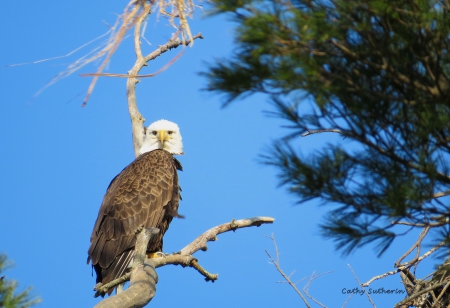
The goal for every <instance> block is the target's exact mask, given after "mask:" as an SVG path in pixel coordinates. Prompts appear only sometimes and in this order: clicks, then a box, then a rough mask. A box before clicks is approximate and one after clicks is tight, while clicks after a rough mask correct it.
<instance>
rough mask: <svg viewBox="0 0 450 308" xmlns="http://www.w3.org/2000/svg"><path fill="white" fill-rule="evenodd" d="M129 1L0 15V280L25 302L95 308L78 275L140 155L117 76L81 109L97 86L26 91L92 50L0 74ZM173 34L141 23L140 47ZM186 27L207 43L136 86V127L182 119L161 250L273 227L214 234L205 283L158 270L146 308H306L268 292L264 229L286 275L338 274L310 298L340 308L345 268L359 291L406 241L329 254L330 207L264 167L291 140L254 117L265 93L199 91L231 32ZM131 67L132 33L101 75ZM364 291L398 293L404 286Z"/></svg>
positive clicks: (21, 5)
mask: <svg viewBox="0 0 450 308" xmlns="http://www.w3.org/2000/svg"><path fill="white" fill-rule="evenodd" d="M125 3H126V2H118V1H85V0H80V1H75V2H70V1H69V2H68V1H55V0H49V1H45V2H39V1H4V2H3V3H2V4H1V5H0V8H1V9H0V10H1V11H2V12H3V14H2V18H1V19H0V34H1V37H2V44H1V45H2V48H0V59H1V60H0V66H2V67H1V68H0V80H1V86H0V97H1V99H2V102H1V104H0V115H1V121H0V140H1V143H2V147H1V148H2V150H1V154H0V155H1V156H0V157H1V160H0V167H1V173H0V183H1V186H0V206H1V216H0V226H1V232H0V244H1V246H0V252H5V253H7V254H8V256H9V257H10V258H11V259H12V260H14V262H15V264H16V266H15V267H14V268H13V269H11V270H9V271H7V272H6V278H14V279H17V280H18V281H19V283H20V286H21V287H22V288H24V287H26V286H30V285H32V286H33V287H34V289H33V294H35V295H39V296H41V297H42V299H43V302H42V304H40V307H89V306H93V305H95V303H97V302H98V299H94V298H93V292H92V288H93V286H94V285H95V278H94V277H92V276H91V267H90V266H88V265H86V258H87V249H88V246H89V237H90V234H91V231H92V227H93V224H94V221H95V219H96V217H97V211H98V208H99V206H100V204H101V201H102V198H103V195H104V193H105V190H106V188H107V186H108V184H109V182H110V180H111V179H112V178H113V177H114V176H115V175H116V174H117V173H118V172H120V171H121V170H122V169H123V168H124V167H125V166H126V165H127V164H129V163H130V162H131V161H132V160H133V159H134V156H133V148H132V143H131V129H130V120H129V115H128V112H127V105H126V97H125V79H119V78H117V79H113V78H101V79H100V80H99V82H98V84H97V86H96V88H95V90H94V93H93V94H92V96H91V99H90V101H89V103H88V105H87V107H85V108H81V107H80V106H81V103H82V99H83V96H84V94H85V91H86V89H87V87H88V85H89V82H90V80H91V79H90V78H83V77H80V76H79V75H78V73H76V74H74V75H72V76H70V77H69V78H67V79H64V80H62V81H60V82H58V83H57V84H55V85H53V86H51V87H50V88H48V89H46V90H45V91H44V92H43V93H42V94H41V95H39V96H38V97H37V98H33V95H34V94H35V93H36V92H37V91H38V90H40V89H41V88H42V87H44V86H45V85H46V84H47V83H48V82H49V81H50V80H51V79H52V78H53V77H54V76H56V75H57V74H58V73H59V72H61V71H63V70H65V69H66V67H67V65H69V64H70V63H72V62H73V61H75V60H77V59H78V58H80V57H82V56H83V55H84V54H86V53H87V52H88V51H90V50H91V49H93V48H94V47H95V46H97V45H98V43H94V44H93V45H90V46H88V47H87V48H85V49H83V50H81V51H79V52H77V53H76V54H74V55H72V56H70V57H67V58H63V59H59V60H55V61H49V62H44V63H39V64H33V65H24V66H16V67H8V68H5V67H3V66H5V65H8V64H14V63H22V62H30V61H35V60H40V59H45V58H50V57H55V56H61V55H65V54H67V53H69V52H70V51H72V50H74V49H76V48H77V47H79V46H81V45H82V44H84V43H86V42H88V41H90V40H92V39H94V38H96V37H98V36H99V35H101V34H103V33H104V32H106V31H107V29H108V28H107V26H106V24H111V25H112V24H113V23H114V21H115V18H116V14H120V13H122V11H123V7H124V5H125ZM103 21H104V22H103ZM168 24H169V23H168V21H167V20H166V19H165V18H163V17H160V18H159V23H158V22H157V16H156V14H155V15H153V16H152V17H151V18H150V19H149V21H148V26H147V31H146V38H147V39H148V40H149V41H150V42H151V43H152V44H153V46H148V45H147V44H146V43H143V46H145V47H144V48H145V51H146V52H150V51H152V50H153V48H154V47H155V46H157V45H159V44H162V43H164V42H165V41H166V40H167V39H168V38H169V37H170V35H171V33H172V32H173V28H170V27H169V26H168ZM191 27H192V33H193V34H196V33H198V32H202V33H203V35H204V37H205V39H204V40H197V41H196V42H195V44H194V46H193V48H188V49H187V50H186V52H185V54H184V55H183V56H182V57H181V59H180V60H178V61H177V62H176V63H175V64H174V65H172V66H171V67H170V68H169V69H168V70H166V71H165V72H163V73H162V74H160V75H158V76H157V77H155V78H149V79H144V80H142V82H141V83H139V84H138V86H137V89H138V90H137V98H138V104H139V108H140V111H141V112H142V114H143V115H144V117H145V118H146V119H147V122H146V125H149V124H150V123H151V122H153V121H154V120H158V119H161V118H165V119H168V120H171V121H174V122H176V123H178V124H179V126H180V128H181V133H182V135H183V141H184V145H185V153H186V154H185V155H184V156H182V157H180V161H181V162H182V164H183V165H184V169H185V171H184V172H182V174H181V176H180V177H181V178H180V182H181V186H182V188H183V201H182V203H181V205H180V210H179V212H180V213H181V214H183V215H185V216H186V219H184V220H179V219H178V220H174V221H173V222H172V224H171V227H170V229H169V231H168V232H167V234H166V236H165V241H164V243H165V251H166V252H174V251H177V250H179V249H181V248H182V247H184V246H185V245H186V244H188V243H189V242H190V241H192V240H193V239H194V238H195V237H197V236H198V235H199V234H201V233H202V232H204V231H206V230H207V229H209V228H210V227H213V226H215V225H218V224H221V223H224V222H227V221H230V220H231V219H232V218H235V219H239V218H246V217H252V216H259V215H261V216H272V217H274V218H275V219H276V221H275V223H274V224H273V225H265V226H261V227H260V228H247V229H242V230H238V231H237V232H236V233H229V234H223V235H221V236H220V237H219V241H217V242H214V243H210V244H209V250H208V251H207V252H198V253H197V254H196V256H197V257H198V258H199V261H200V264H201V265H203V266H204V267H205V268H206V269H207V270H209V271H210V272H213V273H219V280H218V281H217V282H215V283H214V284H213V283H206V282H205V281H204V280H203V278H202V277H201V276H200V275H199V274H198V273H197V272H195V271H194V270H193V269H190V268H181V267H175V266H167V267H164V268H161V269H158V275H159V283H158V285H157V294H156V297H155V298H154V299H153V301H152V302H151V304H150V305H153V306H156V305H158V306H161V305H164V306H165V307H177V306H179V305H184V306H185V307H186V306H187V307H190V306H194V305H195V306H196V307H210V306H211V305H214V306H215V307H230V305H231V306H233V307H302V305H303V304H302V303H301V301H300V298H299V297H298V296H297V295H296V293H295V292H294V291H293V289H291V288H290V287H289V286H288V285H286V284H280V283H277V281H282V278H281V276H280V275H279V274H278V272H277V271H276V269H275V267H274V266H273V265H270V264H269V263H268V257H267V255H266V253H265V252H264V250H266V249H267V250H268V251H269V252H270V253H272V254H273V255H274V252H273V245H272V242H271V241H270V240H269V239H267V238H265V237H263V235H264V234H265V235H270V234H272V233H274V235H275V237H276V239H277V242H278V245H279V250H280V252H281V256H280V257H281V266H282V268H283V270H284V271H285V272H286V273H287V274H290V273H291V272H292V271H294V270H295V273H294V275H293V276H292V279H293V280H294V281H297V280H300V279H302V278H303V277H307V276H309V275H311V274H312V273H313V271H315V272H316V273H319V272H326V271H334V272H333V273H332V274H329V275H326V276H323V277H321V278H318V279H317V280H316V281H314V282H313V283H312V285H311V287H310V293H311V295H313V296H314V297H316V298H317V299H318V300H320V301H322V302H323V303H324V304H326V305H328V307H341V306H342V305H343V303H344V302H345V301H346V299H347V295H343V294H342V290H343V289H344V288H346V289H353V288H355V287H357V286H358V285H357V282H356V281H355V279H354V277H353V275H352V273H351V272H350V270H349V269H348V267H347V264H348V263H350V264H351V265H352V267H353V269H354V270H355V271H356V273H357V275H358V277H359V279H360V280H361V281H367V280H368V279H370V278H371V277H372V276H375V275H378V274H382V273H384V272H386V271H388V270H392V269H393V268H392V266H393V264H394V262H395V261H396V260H397V258H398V257H399V256H400V255H401V254H402V253H403V252H404V251H405V250H406V249H407V248H409V246H410V245H411V244H412V243H413V240H414V237H412V236H410V237H405V238H402V239H400V240H396V241H395V242H394V246H395V247H393V248H391V249H390V250H389V251H388V252H387V253H385V255H383V257H382V258H377V257H376V256H375V253H374V250H373V247H367V248H364V249H361V250H359V251H358V252H356V253H355V254H352V255H350V256H348V257H342V256H341V254H340V253H338V252H336V251H335V248H334V245H333V243H332V242H331V241H329V240H325V239H323V238H322V237H321V236H320V235H319V228H318V224H319V223H320V222H321V219H322V215H323V213H324V212H325V211H326V210H327V209H328V208H327V207H319V206H318V205H317V204H316V203H315V202H310V203H307V204H304V205H301V206H295V204H294V203H295V200H294V199H293V198H292V197H291V196H289V195H288V194H287V193H286V191H285V189H284V188H279V187H277V180H276V170H274V169H273V168H271V167H267V166H263V165H261V164H260V163H258V156H259V155H260V154H261V153H263V150H264V149H265V148H267V146H268V145H269V144H270V142H271V141H272V140H274V139H276V138H279V137H281V136H283V134H285V133H286V132H287V131H285V130H284V129H282V128H281V127H280V125H281V124H282V123H281V122H280V121H279V120H276V119H271V118H267V117H266V116H264V114H263V112H262V111H263V110H268V109H270V106H269V105H267V104H266V103H265V100H266V98H265V97H262V96H253V97H250V98H247V99H245V100H243V101H240V102H238V103H235V104H234V105H231V106H230V107H228V108H226V109H221V108H220V97H217V96H214V95H211V94H209V93H205V92H204V91H202V90H201V89H202V88H203V87H205V84H206V82H205V79H204V78H203V77H201V76H199V75H198V73H199V72H200V71H202V70H204V67H205V62H211V61H213V59H215V58H219V57H224V56H229V55H232V54H233V52H235V49H234V47H233V44H232V41H233V27H234V25H233V24H232V23H230V22H229V21H227V20H226V19H225V18H223V17H217V16H216V17H210V18H205V17H204V16H203V15H202V14H201V12H199V13H198V14H197V16H196V18H195V20H193V21H191ZM179 51H180V50H174V51H172V52H170V53H167V54H165V55H164V56H163V57H160V58H159V59H158V60H157V61H154V62H152V63H150V65H149V68H147V69H146V70H144V71H142V73H152V72H155V71H157V70H158V69H159V68H161V67H162V66H164V64H165V63H167V62H168V61H170V60H171V59H172V58H173V57H175V56H176V55H177V54H178V52H179ZM133 63H134V51H133V49H132V45H131V39H130V38H128V39H126V40H125V41H124V43H123V45H122V46H121V47H120V48H119V50H118V51H117V53H116V54H115V55H114V57H113V59H112V61H111V63H110V64H109V66H108V68H107V72H111V73H121V74H124V73H126V72H127V71H128V70H129V69H130V68H131V67H132V64H133ZM99 65H100V62H95V63H93V64H92V65H89V66H88V67H86V68H83V69H82V70H81V71H79V73H91V72H94V71H95V70H96V69H97V67H98V66H99ZM77 95H78V96H77ZM74 97H75V98H74ZM326 141H334V142H340V141H339V139H337V138H336V137H335V136H326V135H322V136H320V135H314V136H310V137H308V138H305V139H302V140H300V141H299V142H298V145H299V146H300V147H301V149H302V150H303V152H304V153H306V154H307V153H310V152H312V151H314V150H315V149H317V148H318V147H320V146H321V145H322V144H323V142H326ZM432 263H433V261H432V262H430V264H432ZM430 266H431V265H430ZM419 270H420V269H419ZM427 270H429V268H427ZM298 286H299V287H301V288H302V287H303V286H304V282H300V283H299V285H298ZM372 287H373V288H381V287H383V288H385V289H396V288H398V289H399V290H403V289H402V284H400V277H399V276H395V277H390V278H387V279H384V280H381V281H378V282H376V283H374V284H373V285H372ZM402 298H403V295H386V294H384V295H374V296H372V299H373V300H374V302H375V303H376V305H377V307H391V306H393V305H394V303H396V302H398V301H399V300H401V299H402ZM310 302H311V303H312V301H310ZM346 307H371V305H370V303H369V302H368V300H367V297H366V296H360V295H356V296H354V297H353V298H352V299H351V300H350V302H349V303H348V304H347V306H346Z"/></svg>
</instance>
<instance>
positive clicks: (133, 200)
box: [88, 150, 182, 294]
mask: <svg viewBox="0 0 450 308" xmlns="http://www.w3.org/2000/svg"><path fill="white" fill-rule="evenodd" d="M177 169H178V170H182V168H181V164H180V163H179V162H178V161H177V160H176V159H175V158H174V157H173V156H172V155H171V154H170V153H169V152H167V151H164V150H154V151H151V152H147V153H144V154H142V155H140V156H139V157H138V158H136V160H135V161H133V162H132V163H131V164H130V165H128V166H127V167H126V168H125V169H123V170H122V172H121V173H120V174H119V175H117V176H116V177H115V178H114V179H113V180H112V181H111V184H109V187H108V190H107V191H106V194H105V197H104V199H103V203H102V205H101V207H100V210H99V213H98V217H97V221H96V222H95V226H94V230H93V231H92V235H91V246H90V247H89V251H88V255H89V256H88V263H89V261H92V265H93V267H94V269H95V272H96V274H97V283H98V282H101V283H102V284H105V283H108V282H110V281H112V280H114V279H116V278H118V277H120V276H122V275H123V274H124V273H125V272H126V270H127V267H128V265H129V263H130V261H131V260H132V258H133V254H134V245H135V242H136V236H135V231H136V229H137V228H138V227H139V226H143V227H145V228H151V227H155V228H159V229H160V232H159V234H158V235H156V236H155V237H154V238H152V239H151V240H150V242H149V244H148V247H147V252H157V251H162V246H163V236H164V233H165V232H166V231H167V229H168V228H169V224H170V222H171V221H172V219H173V217H180V215H179V214H178V205H179V202H180V187H179V184H178V174H177ZM111 292H112V289H111V290H109V292H108V293H109V294H110V293H111Z"/></svg>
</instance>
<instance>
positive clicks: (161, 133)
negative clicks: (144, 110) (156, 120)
mask: <svg viewBox="0 0 450 308" xmlns="http://www.w3.org/2000/svg"><path fill="white" fill-rule="evenodd" d="M158 135H159V136H158V137H159V140H160V141H161V143H164V141H167V140H169V135H168V134H167V131H165V130H160V131H158Z"/></svg>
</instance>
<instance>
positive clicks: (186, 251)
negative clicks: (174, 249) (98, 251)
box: [94, 216, 275, 308]
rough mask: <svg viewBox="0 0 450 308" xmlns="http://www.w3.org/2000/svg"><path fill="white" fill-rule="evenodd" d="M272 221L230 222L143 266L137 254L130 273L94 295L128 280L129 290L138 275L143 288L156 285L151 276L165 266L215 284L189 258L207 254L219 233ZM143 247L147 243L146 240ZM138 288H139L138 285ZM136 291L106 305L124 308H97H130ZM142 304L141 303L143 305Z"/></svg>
mask: <svg viewBox="0 0 450 308" xmlns="http://www.w3.org/2000/svg"><path fill="white" fill-rule="evenodd" d="M274 221H275V219H274V218H272V217H264V216H257V217H252V218H247V219H240V220H234V219H233V220H232V221H231V222H228V223H224V224H222V225H219V226H216V227H214V228H211V229H209V230H208V231H206V232H205V233H203V234H202V235H200V236H199V237H197V238H196V239H195V240H194V241H193V242H192V243H191V244H189V245H187V246H186V247H184V248H183V249H182V250H181V251H180V252H178V253H173V254H170V255H167V256H163V257H158V258H150V259H148V258H147V259H145V263H144V264H143V265H142V262H143V260H144V259H142V258H143V257H142V255H141V254H137V255H135V258H137V262H134V261H133V269H132V271H131V272H129V273H126V274H125V275H123V276H121V277H119V278H118V279H115V280H113V281H111V282H109V283H108V284H105V285H101V284H100V283H99V284H97V285H96V286H95V288H94V290H96V291H97V293H96V296H98V295H101V294H105V293H106V291H107V290H109V289H110V288H112V287H115V286H117V285H119V284H121V283H123V282H126V281H128V280H130V287H131V285H132V284H133V277H134V276H133V275H137V276H136V277H139V279H141V280H142V281H144V282H143V283H144V284H145V283H147V284H148V283H149V282H148V281H150V282H152V281H155V283H156V282H157V275H156V272H155V273H154V274H153V272H154V270H155V268H158V267H162V266H165V265H168V264H173V265H181V266H183V267H192V268H194V269H196V270H197V271H198V272H199V273H200V274H201V275H202V276H204V277H205V280H206V281H215V280H217V278H218V276H219V275H218V274H211V273H209V272H208V271H207V270H205V269H204V268H203V267H202V266H201V265H200V264H198V260H197V259H196V258H195V257H194V256H192V254H193V253H195V252H197V251H198V250H200V249H202V250H206V249H204V247H206V243H207V242H208V241H211V240H214V239H217V235H218V234H220V233H224V232H227V231H235V230H237V229H239V228H246V227H253V226H257V227H259V226H260V225H261V224H267V223H273V222H274ZM153 229H155V228H153ZM142 233H143V232H141V233H140V234H139V235H141V234H142ZM144 240H145V239H144ZM141 242H143V240H142V239H141ZM141 242H139V237H138V242H137V244H136V247H137V246H138V245H141V244H139V243H141ZM146 243H148V240H147V242H146ZM146 245H147V244H145V246H144V248H146V247H147V246H146ZM136 249H142V248H138V247H137V248H136ZM144 254H145V249H144ZM136 256H137V257H136ZM141 259H142V260H141ZM139 260H141V261H139ZM135 267H139V269H140V272H136V270H135ZM143 270H144V271H146V273H147V274H146V275H149V277H148V278H147V279H144V278H142V275H143V274H142V273H143ZM135 273H136V274H135ZM136 281H138V280H136ZM139 287H141V285H139ZM137 288H138V287H136V288H134V290H132V291H130V292H128V293H126V292H127V291H128V290H129V289H130V288H128V289H127V290H126V291H125V292H122V293H120V294H118V295H115V296H112V297H110V298H108V299H107V300H108V305H116V303H119V302H120V305H125V306H100V307H101V308H103V307H129V306H126V305H127V303H128V298H131V297H130V295H129V294H135V293H134V292H136V291H135V290H137ZM147 288H148V286H147ZM150 289H151V290H153V291H154V290H156V287H152V286H151V288H150ZM151 290H150V291H151ZM139 292H142V291H139ZM124 293H126V294H125V295H122V294H124ZM137 294H139V293H137ZM147 294H148V293H147ZM152 294H153V295H152V297H153V296H154V292H153V293H152ZM119 295H120V297H117V296H119ZM133 296H140V295H133ZM116 297H117V298H118V299H114V301H109V300H110V299H111V298H116ZM145 300H147V299H145ZM145 300H144V299H143V300H142V302H144V301H145ZM150 300H151V298H150V299H148V301H147V303H148V302H149V301H150ZM105 301H106V300H103V301H102V303H103V302H105ZM140 302H141V300H140ZM111 303H112V304H111ZM96 307H97V306H96ZM130 307H134V306H130ZM136 307H141V306H136ZM97 308H98V307H97Z"/></svg>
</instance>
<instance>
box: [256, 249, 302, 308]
mask: <svg viewBox="0 0 450 308" xmlns="http://www.w3.org/2000/svg"><path fill="white" fill-rule="evenodd" d="M265 252H266V254H267V255H268V256H269V259H270V260H271V261H272V263H273V265H275V267H276V269H277V271H278V272H279V273H280V274H281V276H283V278H284V279H286V281H287V282H288V283H289V285H290V286H291V287H292V288H293V289H294V290H295V292H297V294H298V295H299V296H300V297H301V299H302V300H303V302H304V303H305V305H306V307H308V308H311V306H310V305H309V303H308V301H307V300H306V298H305V297H303V295H302V293H301V292H300V290H299V289H297V286H296V285H295V284H294V283H293V282H292V281H291V280H290V279H289V277H288V276H286V274H285V273H284V272H283V270H282V269H281V268H280V265H279V263H278V262H277V261H275V260H274V259H273V258H272V256H271V255H270V253H269V252H268V251H267V250H265ZM277 259H278V255H277Z"/></svg>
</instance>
